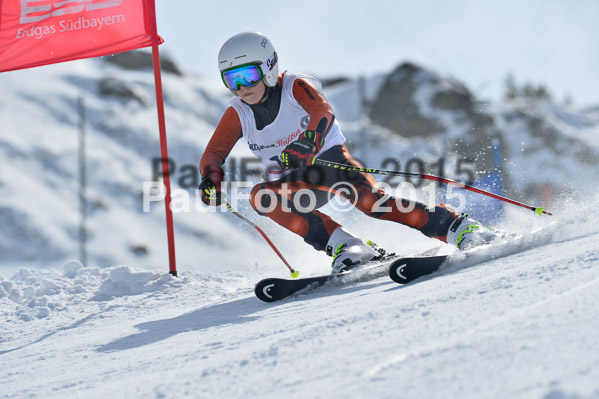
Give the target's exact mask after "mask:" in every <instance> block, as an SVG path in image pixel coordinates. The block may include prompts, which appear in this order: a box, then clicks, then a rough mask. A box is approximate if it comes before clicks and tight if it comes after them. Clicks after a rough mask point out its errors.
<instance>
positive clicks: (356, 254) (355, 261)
mask: <svg viewBox="0 0 599 399" xmlns="http://www.w3.org/2000/svg"><path fill="white" fill-rule="evenodd" d="M326 252H327V255H329V256H332V257H333V262H332V263H331V268H332V270H331V274H335V273H340V272H342V271H343V270H347V269H350V268H352V267H354V266H356V265H360V264H363V263H366V262H368V261H370V260H373V259H376V258H378V257H380V256H381V252H380V251H378V250H376V249H374V248H373V247H372V246H369V245H367V244H365V243H364V242H362V240H361V239H360V238H358V237H356V236H354V235H353V234H351V233H350V232H348V231H347V230H345V229H344V228H343V227H337V229H335V231H334V232H333V234H331V238H329V242H328V243H327V246H326Z"/></svg>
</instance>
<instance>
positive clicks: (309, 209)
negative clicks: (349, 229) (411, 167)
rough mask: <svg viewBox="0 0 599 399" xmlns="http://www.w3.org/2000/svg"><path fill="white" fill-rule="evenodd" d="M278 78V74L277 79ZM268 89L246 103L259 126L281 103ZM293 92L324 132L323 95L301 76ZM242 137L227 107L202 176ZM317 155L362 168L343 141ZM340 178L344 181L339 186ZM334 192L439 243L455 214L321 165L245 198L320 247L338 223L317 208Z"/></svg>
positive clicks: (327, 116)
mask: <svg viewBox="0 0 599 399" xmlns="http://www.w3.org/2000/svg"><path fill="white" fill-rule="evenodd" d="M281 79H282V77H280V78H279V80H281ZM300 82H301V85H300ZM306 87H308V90H306ZM277 88H278V90H279V92H278V93H277ZM268 90H269V92H268V94H267V96H268V97H267V98H266V101H264V102H263V103H261V104H257V105H252V106H251V107H252V110H253V111H254V115H255V117H256V124H257V126H258V127H259V126H260V125H262V126H264V124H268V122H269V118H271V120H274V118H276V115H277V110H278V106H279V104H280V87H279V86H275V88H269V89H268ZM277 95H278V96H279V100H277ZM293 96H294V97H295V99H296V100H297V102H298V103H299V104H300V105H301V106H302V107H303V108H304V109H305V110H306V112H307V113H308V114H309V115H310V116H311V118H310V124H309V125H308V127H307V130H315V131H320V132H322V133H323V134H326V132H327V130H328V128H329V127H330V125H331V124H332V123H333V120H334V117H333V113H332V111H331V108H330V106H329V104H328V102H327V101H326V99H325V98H324V96H322V95H321V94H320V93H319V92H318V91H317V90H315V89H314V88H312V86H310V84H309V82H307V81H304V80H302V79H298V80H297V81H296V82H295V83H294V86H293ZM241 136H242V131H241V124H240V121H239V117H238V116H237V113H236V111H235V110H234V109H233V108H228V109H227V110H226V111H225V114H224V115H223V118H222V119H221V121H220V123H219V124H218V126H217V128H216V131H215V133H214V135H213V136H212V138H211V140H210V142H209V143H208V146H207V148H206V150H205V152H204V154H203V156H202V159H201V162H200V171H201V172H202V175H205V173H207V171H208V170H209V168H210V167H211V166H221V165H222V164H223V163H224V161H225V159H226V157H227V156H228V154H229V152H230V151H231V149H232V148H233V145H234V144H235V143H236V142H237V140H238V139H239V138H240V137H241ZM325 140H326V137H325ZM318 158H320V159H324V160H327V161H332V162H337V163H342V164H348V165H352V166H356V167H362V165H360V164H359V163H358V162H357V161H356V160H354V159H353V157H352V156H351V155H350V154H349V152H348V151H347V148H346V147H345V146H344V145H336V146H333V147H331V148H330V149H328V150H326V151H325V152H323V153H321V154H319V155H318ZM340 182H343V183H342V184H339V183H340ZM343 186H345V187H347V188H350V189H349V190H342V191H343V192H332V188H333V187H337V188H339V187H343ZM350 186H351V187H350ZM302 190H309V191H310V192H311V193H312V195H306V192H305V191H302ZM335 194H339V195H343V196H344V197H345V198H346V199H347V200H349V201H350V202H351V203H352V204H354V206H355V208H357V209H358V210H360V211H362V212H364V213H365V214H366V215H368V216H370V217H373V218H376V219H381V220H389V221H393V222H397V223H401V224H403V225H406V226H409V227H412V228H415V229H417V230H419V231H421V232H422V233H423V234H424V235H426V236H428V237H433V238H437V239H440V240H442V241H445V239H446V234H447V231H448V230H449V226H450V225H451V223H452V222H453V220H454V219H455V218H457V217H458V214H457V213H456V212H455V211H453V210H452V209H451V208H449V207H447V206H446V205H444V204H439V205H437V206H435V207H434V208H433V209H429V207H427V206H426V205H424V204H422V203H419V202H415V203H413V206H412V207H410V202H409V201H407V200H405V199H399V198H395V197H393V196H387V197H386V198H385V195H386V194H385V192H384V191H383V190H382V188H380V187H379V186H378V185H377V183H376V181H375V180H374V178H373V177H372V176H371V175H370V174H368V173H363V172H355V171H343V170H340V169H334V168H330V167H326V166H320V165H312V166H309V167H308V168H306V169H302V170H295V171H293V172H291V173H290V174H287V175H285V176H284V177H283V178H281V179H280V180H277V181H271V182H265V183H260V184H257V185H256V186H254V188H253V189H252V191H251V195H250V202H251V205H252V207H253V208H254V209H255V210H256V211H257V212H258V213H259V214H261V215H263V216H267V217H269V218H270V219H272V220H273V221H275V222H276V223H278V224H280V225H281V226H283V227H285V228H286V229H288V230H290V231H292V232H294V233H296V234H299V235H300V236H302V237H303V239H304V241H305V242H306V243H308V244H310V245H312V246H313V247H314V248H315V249H317V250H324V249H325V247H326V244H327V242H328V240H329V238H330V236H331V234H332V233H333V231H334V230H335V229H336V228H337V227H339V226H340V224H339V223H337V222H335V221H334V220H333V219H332V218H331V217H330V216H328V215H326V214H324V213H322V212H320V211H319V210H318V209H319V208H320V207H322V206H323V205H324V204H326V203H327V202H328V201H329V200H330V198H331V196H332V195H335ZM399 205H401V206H399ZM405 209H412V210H410V211H405Z"/></svg>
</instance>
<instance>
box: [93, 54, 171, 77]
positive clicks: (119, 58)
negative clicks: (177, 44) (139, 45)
mask: <svg viewBox="0 0 599 399" xmlns="http://www.w3.org/2000/svg"><path fill="white" fill-rule="evenodd" d="M104 60H105V61H106V62H109V63H111V64H115V65H118V66H120V67H121V68H125V69H132V70H143V69H152V68H153V62H152V54H151V53H148V52H146V51H140V50H133V51H126V52H124V53H118V54H114V55H111V56H108V57H104ZM160 68H161V70H162V71H163V72H167V73H172V74H175V75H179V76H182V75H183V73H182V72H181V70H180V69H179V67H177V64H175V62H174V61H173V60H172V59H170V58H169V57H168V56H165V55H160Z"/></svg>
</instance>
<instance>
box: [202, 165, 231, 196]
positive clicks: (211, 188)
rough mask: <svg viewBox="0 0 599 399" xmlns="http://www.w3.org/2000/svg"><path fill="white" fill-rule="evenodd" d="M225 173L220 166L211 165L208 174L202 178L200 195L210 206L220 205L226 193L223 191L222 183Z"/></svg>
mask: <svg viewBox="0 0 599 399" xmlns="http://www.w3.org/2000/svg"><path fill="white" fill-rule="evenodd" d="M224 177H225V173H224V172H223V170H222V169H221V168H220V167H218V166H210V167H209V168H208V174H206V176H204V177H203V178H202V182H201V183H200V187H199V189H200V195H201V198H202V202H203V203H204V204H206V205H208V206H220V205H221V202H222V200H224V198H225V194H224V193H223V192H221V183H222V181H223V178H224Z"/></svg>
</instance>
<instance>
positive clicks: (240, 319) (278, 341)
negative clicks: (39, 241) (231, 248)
mask: <svg viewBox="0 0 599 399" xmlns="http://www.w3.org/2000/svg"><path fill="white" fill-rule="evenodd" d="M598 198H599V197H596V198H595V200H596V199H598ZM596 204H597V201H594V203H593V204H591V205H589V204H588V203H587V205H581V204H571V206H570V207H569V208H567V209H563V210H561V213H560V214H561V215H562V216H557V217H556V220H557V223H555V224H552V225H551V227H548V228H547V231H549V232H550V233H551V234H546V237H545V239H546V240H548V242H550V243H547V242H545V243H541V242H538V243H536V245H537V246H536V247H534V248H531V249H529V250H526V251H524V252H520V253H516V254H513V255H511V256H506V257H503V258H500V259H496V260H491V261H488V262H484V263H482V264H478V265H469V266H460V265H453V266H451V267H449V268H448V269H446V270H444V271H442V272H440V273H438V274H437V275H436V276H434V277H429V278H423V279H421V280H419V281H417V282H415V283H413V284H410V285H407V286H399V285H397V284H395V283H393V282H392V281H391V280H390V279H389V278H388V277H385V276H383V277H378V278H375V279H372V280H363V281H358V282H354V283H351V284H348V285H343V286H338V285H337V286H335V285H333V286H329V287H324V288H323V289H320V290H315V291H312V292H309V293H305V294H299V295H296V296H294V297H292V298H289V299H287V300H284V301H282V302H279V303H275V304H266V303H263V302H260V301H259V300H258V299H256V298H255V297H254V295H253V292H252V288H253V284H254V283H255V282H257V281H258V280H259V279H261V278H263V277H266V276H269V275H270V276H272V275H273V273H272V271H266V270H263V269H257V268H256V269H254V270H244V271H240V272H227V273H218V274H211V273H205V272H193V271H189V272H188V271H185V272H183V273H182V275H181V276H180V277H178V278H174V277H172V276H170V275H167V274H164V273H160V272H156V271H142V270H136V269H133V268H131V267H127V266H121V267H113V268H105V269H99V268H86V267H83V266H82V265H80V264H78V263H77V262H69V263H67V264H66V265H64V266H63V268H62V270H43V269H42V270H35V269H34V270H31V269H22V270H21V271H20V272H19V273H17V274H16V275H14V276H13V277H11V278H9V279H7V278H2V279H1V280H0V287H2V288H0V304H1V313H0V317H1V321H0V325H1V326H2V334H1V336H0V370H1V371H0V385H1V386H2V390H1V391H0V397H1V398H21V397H43V398H62V397H78V398H87V397H111V398H112V397H114V398H125V397H127V398H130V397H145V398H181V397H189V398H216V397H218V398H264V397H285V398H363V397H367V396H368V397H375V398H397V397H402V398H448V397H460V398H482V397H493V398H505V397H509V398H546V399H549V398H597V397H599V382H598V381H599V352H598V351H597V347H598V345H599V335H597V331H598V330H599V307H597V303H598V301H599V245H598V242H599V227H597V226H598V225H599V224H598V223H597V222H599V217H598V216H597V210H598V208H597V205H596ZM531 215H532V217H533V218H534V219H528V217H529V216H528V214H519V213H517V214H516V215H515V219H518V220H519V221H516V220H515V219H514V221H513V222H511V223H512V226H516V225H517V224H518V223H523V222H526V221H527V220H528V221H530V220H537V222H536V223H539V224H543V223H547V221H548V220H549V219H548V218H545V219H543V220H542V221H541V222H539V221H538V220H540V218H538V217H537V216H536V215H534V214H532V213H531ZM528 224H529V225H530V223H528ZM547 237H549V238H547ZM444 250H447V248H444ZM281 269H282V268H281ZM302 271H303V269H302ZM275 274H276V273H275ZM279 275H283V271H282V270H281V272H280V273H279Z"/></svg>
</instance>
